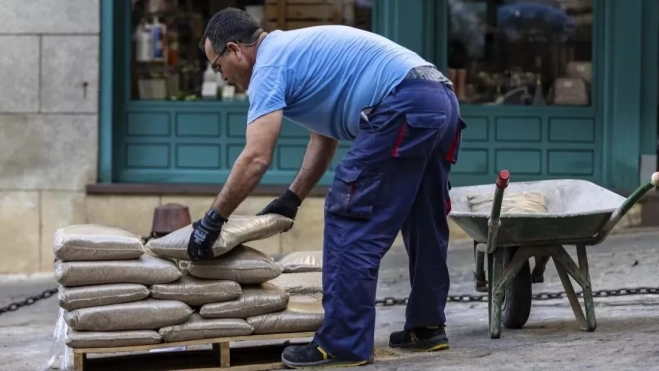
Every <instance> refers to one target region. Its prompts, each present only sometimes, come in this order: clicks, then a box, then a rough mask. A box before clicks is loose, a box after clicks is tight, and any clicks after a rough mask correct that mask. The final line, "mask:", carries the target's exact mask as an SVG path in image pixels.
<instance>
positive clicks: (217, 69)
mask: <svg viewBox="0 0 659 371" xmlns="http://www.w3.org/2000/svg"><path fill="white" fill-rule="evenodd" d="M226 51H227V46H226V45H225V46H224V49H222V52H221V53H220V54H218V55H217V58H215V60H214V61H213V63H211V68H212V69H213V71H215V72H217V73H222V67H220V65H219V64H217V61H218V60H220V57H221V56H222V54H224V53H226Z"/></svg>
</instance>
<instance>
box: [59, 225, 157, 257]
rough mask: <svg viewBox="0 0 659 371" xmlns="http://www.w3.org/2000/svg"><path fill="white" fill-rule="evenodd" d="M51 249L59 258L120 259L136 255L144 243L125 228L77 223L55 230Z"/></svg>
mask: <svg viewBox="0 0 659 371" xmlns="http://www.w3.org/2000/svg"><path fill="white" fill-rule="evenodd" d="M53 251H54V253H55V258H56V259H58V260H62V261H79V260H120V259H135V258H139V257H140V256H142V254H144V246H143V245H142V239H141V238H140V236H138V235H136V234H135V233H132V232H129V231H127V230H125V229H121V228H114V227H108V226H104V225H97V224H78V225H71V226H68V227H64V228H60V229H58V230H57V231H56V232H55V235H54V236H53Z"/></svg>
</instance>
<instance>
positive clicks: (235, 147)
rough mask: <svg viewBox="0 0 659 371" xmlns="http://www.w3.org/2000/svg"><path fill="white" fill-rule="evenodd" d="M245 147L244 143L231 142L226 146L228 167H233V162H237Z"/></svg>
mask: <svg viewBox="0 0 659 371" xmlns="http://www.w3.org/2000/svg"><path fill="white" fill-rule="evenodd" d="M244 147H245V145H244V144H229V145H227V146H226V148H227V160H226V164H225V166H226V167H227V168H228V169H231V168H232V167H233V164H234V163H235V162H236V159H237V158H238V156H240V152H242V151H243V148H244Z"/></svg>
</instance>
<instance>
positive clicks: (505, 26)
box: [447, 0, 593, 106]
mask: <svg viewBox="0 0 659 371" xmlns="http://www.w3.org/2000/svg"><path fill="white" fill-rule="evenodd" d="M448 3H449V12H448V13H449V16H448V30H449V32H448V44H447V57H448V60H447V62H448V63H447V65H448V75H449V76H448V77H449V78H450V79H451V80H452V81H453V82H454V83H455V89H456V93H457V95H458V97H459V98H460V100H461V101H462V102H463V103H472V104H488V105H492V104H497V105H500V104H507V105H535V106H541V105H567V106H588V105H590V104H591V97H592V94H591V71H592V68H591V66H592V64H591V61H592V51H593V46H592V34H593V32H592V26H593V9H592V0H448Z"/></svg>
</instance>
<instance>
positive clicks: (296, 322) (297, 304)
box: [247, 297, 325, 335]
mask: <svg viewBox="0 0 659 371" xmlns="http://www.w3.org/2000/svg"><path fill="white" fill-rule="evenodd" d="M324 319H325V312H324V311H323V306H322V305H321V304H320V303H319V302H315V301H310V300H309V301H307V300H300V299H298V298H296V297H292V298H291V300H290V301H289V302H288V306H287V307H286V309H285V310H283V311H281V312H274V313H268V314H262V315H260V316H255V317H250V318H248V319H247V323H249V324H250V325H252V327H254V332H253V334H254V335H262V334H277V333H290V332H306V331H316V330H318V329H319V328H320V326H322V324H323V320H324Z"/></svg>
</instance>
